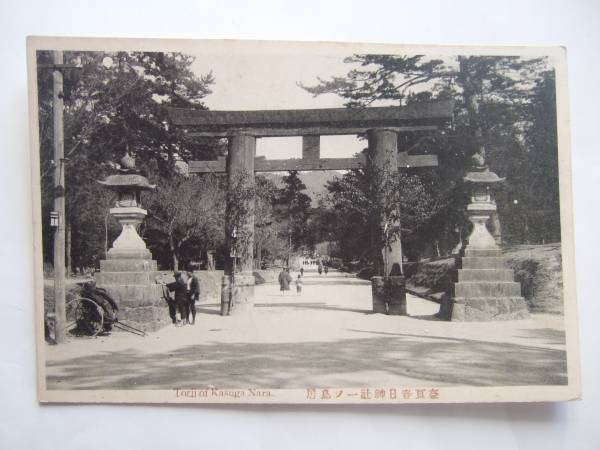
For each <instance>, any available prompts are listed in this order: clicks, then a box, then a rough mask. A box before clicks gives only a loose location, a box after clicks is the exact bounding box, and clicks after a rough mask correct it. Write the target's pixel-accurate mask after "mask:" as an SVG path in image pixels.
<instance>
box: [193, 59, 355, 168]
mask: <svg viewBox="0 0 600 450" xmlns="http://www.w3.org/2000/svg"><path fill="white" fill-rule="evenodd" d="M194 56H196V61H195V62H194V64H193V66H192V70H194V72H195V73H196V74H198V75H203V74H207V73H208V72H210V71H212V73H213V76H214V78H215V84H214V85H213V86H212V91H213V92H212V94H210V95H208V96H207V97H206V98H205V103H206V105H207V106H208V107H209V108H210V109H211V110H257V109H301V108H339V107H343V106H344V100H343V99H342V98H340V97H338V96H337V95H333V94H326V95H320V96H318V97H313V96H312V95H311V94H309V93H308V92H306V91H305V90H304V89H302V88H301V87H300V86H298V83H303V84H305V85H309V86H311V85H315V84H317V82H318V77H321V78H324V79H328V78H330V77H331V76H344V75H346V74H347V73H348V71H349V70H350V69H351V68H352V67H353V66H352V65H351V64H346V63H344V62H343V56H341V55H340V56H330V55H324V54H321V55H319V54H298V53H287V52H285V53H284V52H258V53H244V54H242V53H241V52H238V53H236V52H231V53H229V52H228V53H227V54H222V53H221V54H217V53H212V54H211V53H202V54H195V55H194ZM365 146H366V143H365V142H361V141H359V140H358V139H357V137H356V136H322V137H321V157H324V158H344V157H349V156H353V155H354V154H355V153H357V152H360V151H361V150H362V149H363V148H364V147H365ZM256 154H257V156H265V157H266V158H268V159H283V158H300V157H301V155H302V138H301V137H285V138H260V139H258V140H257V146H256Z"/></svg>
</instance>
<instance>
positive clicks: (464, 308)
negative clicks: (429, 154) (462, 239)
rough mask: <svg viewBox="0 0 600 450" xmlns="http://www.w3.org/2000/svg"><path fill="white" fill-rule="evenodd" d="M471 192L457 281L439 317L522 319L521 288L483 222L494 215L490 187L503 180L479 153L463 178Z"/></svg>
mask: <svg viewBox="0 0 600 450" xmlns="http://www.w3.org/2000/svg"><path fill="white" fill-rule="evenodd" d="M464 181H465V183H467V185H468V186H469V189H470V191H471V198H470V203H469V204H468V205H467V215H468V218H469V221H471V223H472V224H473V230H472V231H471V233H470V235H469V237H468V240H467V245H466V247H465V249H464V256H463V257H462V258H459V259H458V260H457V266H458V275H457V279H458V281H457V282H456V283H454V285H453V286H452V289H451V290H450V292H447V293H446V295H444V298H443V301H442V307H441V309H440V315H441V316H442V317H444V318H446V319H449V320H455V321H488V320H511V319H524V318H527V317H528V316H529V312H528V310H527V305H526V304H525V300H524V299H523V297H522V296H521V285H520V284H519V283H516V282H515V281H514V274H513V271H512V270H511V269H510V268H508V266H507V264H506V261H505V260H504V257H503V256H502V251H501V249H500V247H499V246H498V244H497V243H496V240H495V239H494V237H493V236H492V235H491V233H490V232H489V231H488V229H487V226H486V223H487V222H488V220H490V218H491V217H492V216H493V215H494V214H496V211H497V207H496V202H495V201H494V198H493V187H494V186H496V185H498V183H501V182H503V181H504V178H500V177H498V175H496V174H495V173H494V172H491V171H490V170H489V168H488V166H487V165H486V164H485V157H484V155H483V154H482V153H476V154H475V155H474V156H473V158H472V167H471V169H470V170H469V172H467V174H466V176H465V177H464Z"/></svg>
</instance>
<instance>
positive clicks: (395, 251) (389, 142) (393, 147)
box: [367, 128, 402, 276]
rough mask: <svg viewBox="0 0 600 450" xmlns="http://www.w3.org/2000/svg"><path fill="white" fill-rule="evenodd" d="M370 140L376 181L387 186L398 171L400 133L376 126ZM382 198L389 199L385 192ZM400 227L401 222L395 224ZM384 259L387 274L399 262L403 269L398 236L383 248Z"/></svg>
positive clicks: (383, 200)
mask: <svg viewBox="0 0 600 450" xmlns="http://www.w3.org/2000/svg"><path fill="white" fill-rule="evenodd" d="M367 137H368V141H369V154H370V161H371V165H372V169H373V171H374V175H375V178H376V180H373V181H374V182H375V183H380V186H381V185H383V186H385V185H386V184H387V183H388V182H389V181H390V180H391V179H392V178H393V177H395V176H396V175H397V173H398V134H397V132H396V131H394V130H388V129H384V128H375V129H372V130H369V131H368V132H367ZM381 194H382V198H380V199H378V200H379V201H380V202H385V201H386V200H387V198H386V197H387V195H386V193H385V192H381ZM393 226H395V227H399V226H400V224H399V223H396V224H393ZM382 256H383V258H384V261H387V262H388V264H387V266H388V267H387V271H388V273H386V274H385V275H386V276H387V275H389V271H390V269H391V268H392V266H393V265H394V263H398V264H399V265H400V269H402V244H401V243H400V239H399V238H397V239H395V240H394V241H393V242H391V243H390V245H389V247H387V248H385V249H384V250H383V255H382Z"/></svg>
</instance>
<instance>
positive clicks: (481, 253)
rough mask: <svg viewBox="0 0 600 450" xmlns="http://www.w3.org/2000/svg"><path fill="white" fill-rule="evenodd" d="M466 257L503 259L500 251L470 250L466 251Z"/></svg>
mask: <svg viewBox="0 0 600 450" xmlns="http://www.w3.org/2000/svg"><path fill="white" fill-rule="evenodd" d="M465 256H466V257H475V258H490V257H491V258H501V257H502V251H501V250H500V249H497V250H494V249H492V250H480V249H469V248H467V249H466V250H465Z"/></svg>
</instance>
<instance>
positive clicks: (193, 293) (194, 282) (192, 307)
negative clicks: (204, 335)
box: [186, 270, 200, 325]
mask: <svg viewBox="0 0 600 450" xmlns="http://www.w3.org/2000/svg"><path fill="white" fill-rule="evenodd" d="M187 276H188V279H187V302H188V308H187V311H188V315H187V317H186V319H187V320H188V323H190V324H191V325H194V324H195V323H196V302H197V301H198V300H199V299H200V280H198V277H197V276H196V275H194V272H191V271H189V270H188V272H187ZM190 313H192V321H191V322H190V321H189V320H190V317H189V314H190Z"/></svg>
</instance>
